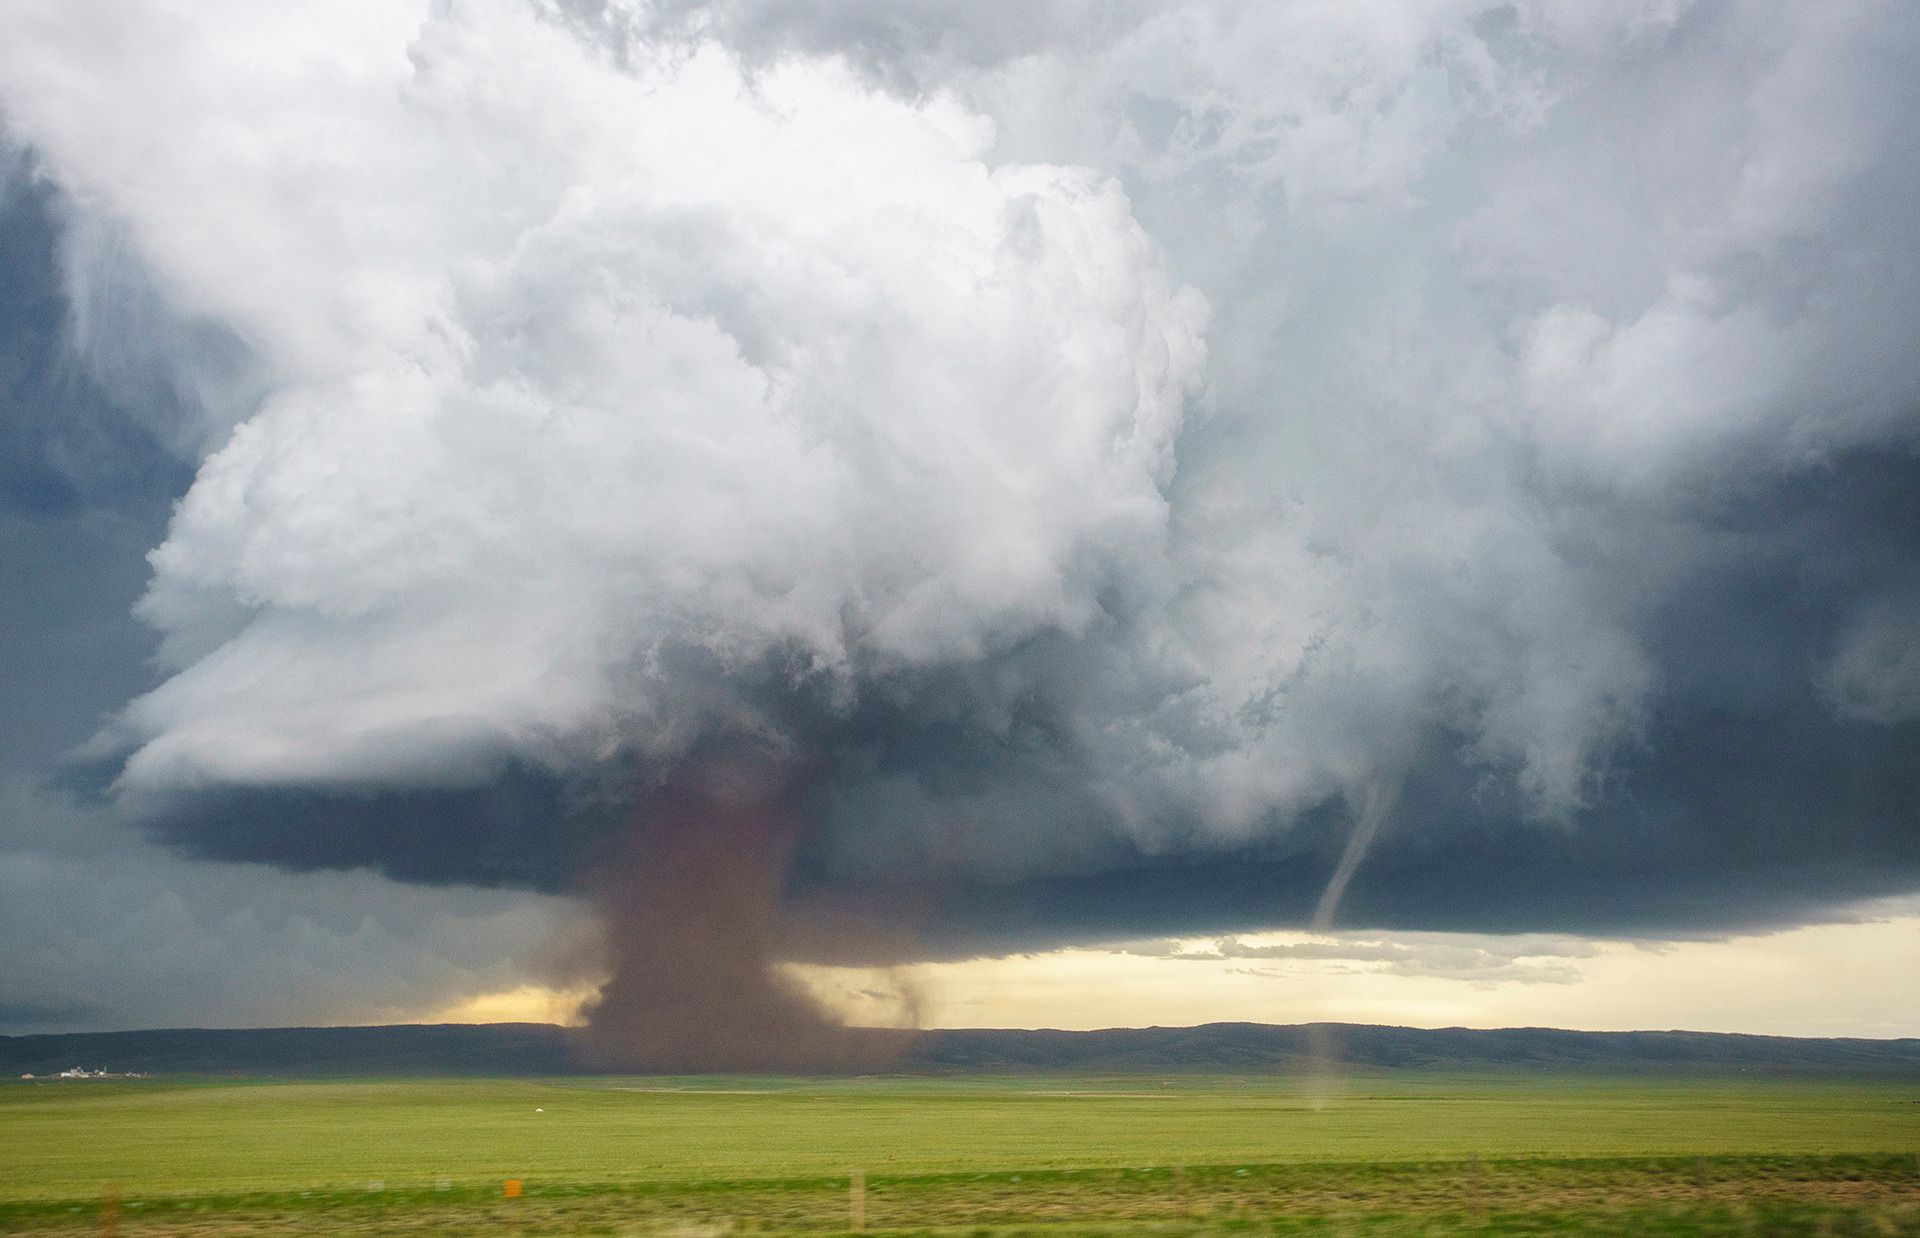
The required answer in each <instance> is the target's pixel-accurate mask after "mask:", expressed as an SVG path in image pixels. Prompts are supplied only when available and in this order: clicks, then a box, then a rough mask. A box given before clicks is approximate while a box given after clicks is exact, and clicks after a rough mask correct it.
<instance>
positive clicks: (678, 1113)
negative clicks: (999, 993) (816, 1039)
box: [0, 1074, 1920, 1234]
mask: <svg viewBox="0 0 1920 1238" xmlns="http://www.w3.org/2000/svg"><path fill="white" fill-rule="evenodd" d="M1917 1151H1920V1085H1915V1084H1912V1083H1874V1082H1854V1083H1848V1082H1810V1081H1798V1080H1752V1081H1747V1080H1728V1079H1715V1080H1659V1081H1648V1080H1645V1079H1632V1080H1623V1079H1607V1078H1594V1077H1567V1076H1555V1077H1538V1078H1529V1077H1523V1076H1484V1077H1463V1076H1434V1075H1427V1074H1394V1075H1384V1076H1370V1077H1368V1076H1363V1077H1354V1078H1349V1079H1347V1080H1346V1081H1345V1083H1344V1087H1343V1089H1342V1093H1341V1094H1340V1095H1338V1096H1337V1097H1335V1098H1334V1099H1332V1100H1331V1101H1330V1102H1328V1103H1325V1104H1323V1105H1322V1104H1318V1103H1317V1102H1316V1099H1315V1097H1314V1096H1312V1095H1311V1094H1310V1089H1306V1088H1303V1087H1302V1085H1301V1084H1300V1083H1299V1082H1298V1081H1297V1080H1289V1079H1286V1078H1278V1077H1254V1078H1245V1079H1235V1078H1188V1077H1176V1078H1171V1079H1166V1080H1162V1079H1157V1078H1141V1077H1128V1078H1104V1079H1089V1078H1084V1077H1050V1078H1021V1079H979V1078H969V1079H964V1080H911V1079H874V1080H837V1081H821V1080H792V1079H785V1080H781V1079H773V1080H769V1079H724V1080H716V1079H701V1080H655V1079H645V1080H636V1079H569V1080H556V1081H529V1080H453V1081H448V1080H434V1081H409V1080H394V1081H369V1082H351V1083H343V1082H326V1083H289V1082H257V1083H249V1082H239V1083H216V1082H185V1083H182V1082H159V1081H110V1082H67V1083H45V1084H8V1085H5V1086H0V1230H4V1231H7V1232H40V1231H47V1232H53V1231H60V1230H67V1231H83V1232H97V1231H98V1230H99V1229H100V1227H101V1226H102V1223H103V1220H104V1221H105V1222H106V1223H107V1224H108V1226H109V1227H117V1228H118V1230H119V1231H120V1232H122V1233H127V1234H132V1233H221V1232H246V1231H262V1230H283V1231H299V1232H312V1233H338V1232H349V1231H360V1232H369V1233H372V1232H381V1233H387V1232H405V1231H420V1232H470V1231H476V1230H489V1231H498V1230H505V1231H509V1232H511V1231H523V1232H544V1233H555V1232H580V1233H615V1232H636V1231H638V1232H644V1231H649V1230H662V1229H673V1228H680V1229H686V1228H687V1227H690V1226H691V1227H693V1228H695V1229H706V1230H713V1231H715V1232H718V1231H723V1230H732V1229H749V1230H782V1229H786V1230H795V1229H810V1230H833V1229H840V1230H844V1229H847V1228H849V1227H850V1226H851V1224H852V1221H853V1211H852V1209H853V1200H852V1195H851V1193H850V1175H851V1174H852V1173H853V1172H854V1171H860V1172H861V1174H862V1175H863V1176H864V1180H865V1189H864V1192H863V1203H864V1212H865V1221H866V1223H867V1225H868V1227H869V1228H871V1229H902V1228H905V1229H924V1228H953V1229H959V1230H963V1231H967V1232H973V1231H977V1230H986V1231H995V1230H1002V1229H1006V1228H1009V1227H1013V1228H1048V1229H1058V1228H1063V1227H1064V1228H1075V1229H1095V1230H1098V1229H1107V1230H1115V1229H1126V1228H1138V1227H1143V1226H1147V1227H1154V1228H1162V1229H1168V1230H1180V1231H1190V1230H1195V1229H1214V1228H1240V1227H1248V1226H1252V1227H1257V1228H1259V1229H1260V1230H1262V1231H1292V1230H1296V1229H1297V1230H1301V1231H1303V1232H1312V1231H1316V1230H1319V1229H1326V1230H1327V1232H1336V1231H1338V1230H1340V1229H1342V1228H1357V1229H1365V1230H1381V1231H1400V1230H1405V1231H1407V1232H1448V1231H1450V1230H1451V1229H1455V1228H1458V1229H1479V1228H1483V1227H1487V1226H1491V1227H1493V1228H1496V1229H1501V1230H1506V1231H1519V1230H1526V1229H1537V1230H1540V1231H1541V1232H1547V1231H1549V1230H1551V1231H1553V1232H1566V1231H1567V1230H1569V1229H1575V1230H1577V1229H1583V1228H1588V1229H1600V1230H1610V1231H1614V1232H1621V1231H1626V1230H1642V1231H1663V1232H1673V1233H1722V1232H1724V1233H1775V1232H1781V1233H1787V1232H1807V1233H1815V1232H1834V1233H1845V1232H1860V1233H1920V1161H1917V1160H1916V1157H1915V1153H1916V1152H1917ZM507 1179H515V1180H518V1181H520V1182H522V1183H523V1184H524V1186H523V1194H522V1197H521V1198H519V1199H505V1198H503V1197H502V1184H503V1182H505V1181H506V1180H507ZM376 1184H377V1188H378V1189H373V1188H374V1187H375V1186H376ZM109 1186H111V1187H112V1188H114V1190H115V1193H116V1194H117V1198H118V1204H117V1207H116V1206H112V1205H105V1204H103V1201H104V1200H105V1199H106V1198H107V1196H106V1195H105V1194H104V1193H103V1192H105V1190H106V1188H108V1187H109ZM103 1207H105V1209H106V1212H105V1214H104V1215H103ZM116 1212H117V1216H116V1215H115V1214H116Z"/></svg>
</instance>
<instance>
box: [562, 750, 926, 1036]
mask: <svg viewBox="0 0 1920 1238" xmlns="http://www.w3.org/2000/svg"><path fill="white" fill-rule="evenodd" d="M790 790H791V788H790V786H789V785H788V779H787V778H786V777H785V776H784V775H783V774H782V773H781V772H780V771H778V770H776V769H773V768H770V767H768V766H765V765H757V764H752V763H728V762H722V763H709V764H705V765H703V766H701V767H700V768H698V769H697V770H695V771H693V772H692V773H690V774H687V775H684V776H682V777H680V778H679V779H677V780H676V781H675V782H674V783H672V784H670V785H669V786H667V787H665V788H663V789H662V790H661V791H660V792H659V793H658V794H657V795H656V796H654V797H653V798H652V799H651V800H650V801H649V802H648V803H647V804H646V805H645V806H643V807H642V808H641V810H640V812H639V813H638V815H637V817H636V820H635V824H634V827H633V833H632V836H631V838H630V839H629V841H628V844H627V847H626V849H625V852H624V854H623V855H621V856H620V857H619V858H618V859H616V860H615V862H613V863H611V864H609V865H607V866H606V867H605V868H604V869H603V870H601V871H600V872H599V873H597V874H596V875H595V877H594V879H593V882H592V884H593V889H594V896H595V899H596V901H597V903H598V906H599V908H600V912H601V917H602V921H603V927H604V932H605V937H606V946H607V950H608V954H609V960H608V961H609V963H610V965H611V971H612V975H611V978H610V979H609V980H608V982H607V984H606V986H605V988H604V989H602V991H601V993H600V996H599V998H598V999H597V1000H596V1001H595V1002H594V1003H593V1004H592V1005H591V1006H590V1007H589V1008H588V1010H587V1011H586V1015H587V1020H588V1039H589V1044H590V1046H591V1053H592V1056H593V1058H594V1059H595V1061H596V1062H597V1063H598V1064H601V1065H604V1066H607V1067H612V1068H619V1069H628V1070H644V1071H661V1072H705V1071H737V1070H765V1071H812V1070H855V1069H871V1068H874V1067H877V1066H881V1065H884V1064H886V1063H887V1062H888V1061H890V1060H892V1059H893V1058H894V1057H895V1056H897V1055H898V1054H899V1052H900V1051H901V1050H903V1049H904V1048H905V1047H906V1045H907V1043H908V1041H909V1040H910V1038H911V1036H912V1032H911V1030H902V1029H875V1028H851V1027H847V1026H845V1025H843V1024H841V1023H840V1022H839V1021H838V1020H836V1019H835V1018H833V1017H832V1016H831V1015H830V1014H829V1013H828V1012H827V1011H826V1010H824V1009H823V1008H822V1007H821V1006H820V1005H819V1004H818V1003H817V1002H816V1001H815V1000H814V999H813V998H812V997H811V996H810V995H809V994H808V993H807V992H806V990H805V989H804V988H803V987H802V986H801V985H800V984H798V983H797V982H796V981H794V980H792V979H791V978H789V977H787V976H786V975H784V974H783V973H782V971H781V969H780V967H779V963H780V962H781V958H782V954H783V952H784V951H785V950H790V949H791V947H792V944H793V942H794V941H795V940H797V939H801V938H804V937H805V936H807V930H806V928H805V927H804V926H802V925H799V924H796V923H795V922H794V919H795V913H794V912H792V911H791V910H790V909H789V908H788V907H787V906H786V905H785V903H784V901H783V898H782V887H783V884H784V881H785V877H786V874H787V869H788V865H789V862H790V861H791V859H792V856H793V849H794V844H795V842H796V840H797V839H798V836H799V829H800V820H799V817H798V816H797V814H796V812H795V810H794V808H793V805H792V803H791V799H790Z"/></svg>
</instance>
